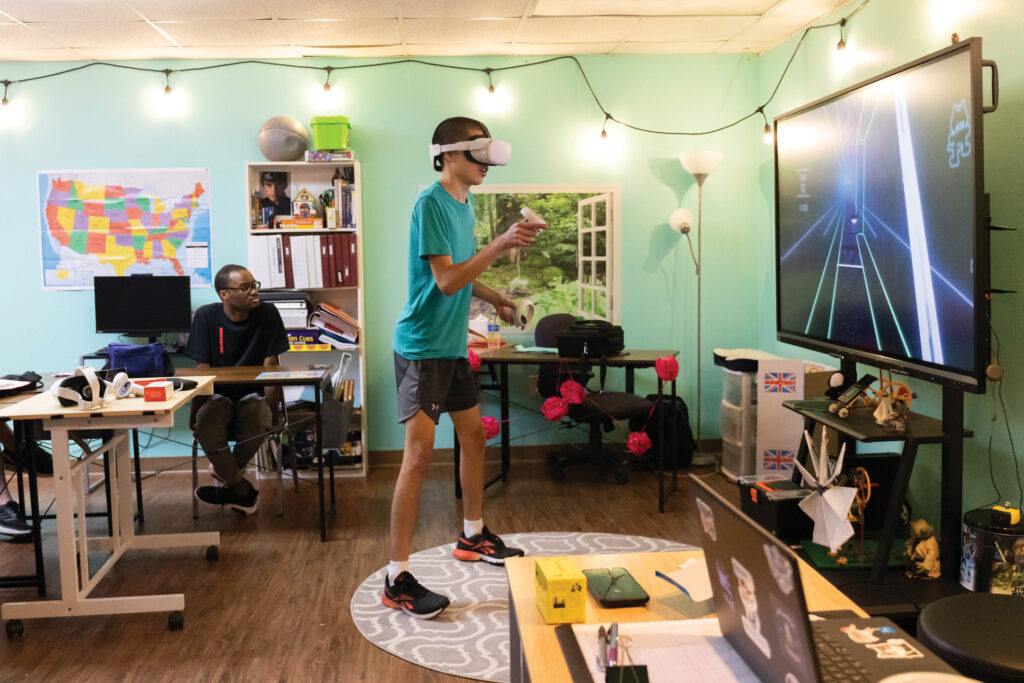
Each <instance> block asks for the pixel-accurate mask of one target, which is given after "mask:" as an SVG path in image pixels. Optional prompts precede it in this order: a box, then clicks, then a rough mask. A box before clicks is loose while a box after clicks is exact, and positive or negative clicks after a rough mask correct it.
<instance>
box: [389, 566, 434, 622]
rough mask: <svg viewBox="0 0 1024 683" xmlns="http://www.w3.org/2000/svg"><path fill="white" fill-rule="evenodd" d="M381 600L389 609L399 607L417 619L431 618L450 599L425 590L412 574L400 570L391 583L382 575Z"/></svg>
mask: <svg viewBox="0 0 1024 683" xmlns="http://www.w3.org/2000/svg"><path fill="white" fill-rule="evenodd" d="M381 602H383V603H384V605H385V606H387V607H390V608H391V609H400V610H402V611H403V612H405V613H406V614H408V615H409V616H411V617H416V618H417V619H433V618H434V617H436V616H437V615H438V614H440V613H441V612H443V611H444V609H445V608H446V607H448V605H450V604H451V600H449V599H448V598H446V597H445V596H443V595H440V594H439V593H435V592H433V591H431V590H427V589H426V588H424V587H423V586H421V585H420V582H419V581H417V580H416V579H415V578H414V577H413V575H412V574H410V573H409V572H402V573H401V574H399V575H398V576H396V577H395V583H394V584H392V583H391V581H390V580H388V577H387V576H385V577H384V595H383V596H381Z"/></svg>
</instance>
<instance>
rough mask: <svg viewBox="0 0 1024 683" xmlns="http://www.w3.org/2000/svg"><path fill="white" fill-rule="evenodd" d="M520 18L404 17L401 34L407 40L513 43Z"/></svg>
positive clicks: (422, 41)
mask: <svg viewBox="0 0 1024 683" xmlns="http://www.w3.org/2000/svg"><path fill="white" fill-rule="evenodd" d="M519 23H520V20H519V19H405V20H404V21H403V22H402V36H403V37H404V38H405V42H407V43H420V44H427V43H433V44H437V45H443V44H445V43H510V42H512V40H513V39H514V38H515V35H516V29H517V28H518V27H519Z"/></svg>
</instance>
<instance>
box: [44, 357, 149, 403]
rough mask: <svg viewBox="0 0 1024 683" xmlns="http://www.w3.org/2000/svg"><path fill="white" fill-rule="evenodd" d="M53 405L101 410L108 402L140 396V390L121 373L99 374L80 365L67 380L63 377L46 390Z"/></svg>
mask: <svg viewBox="0 0 1024 683" xmlns="http://www.w3.org/2000/svg"><path fill="white" fill-rule="evenodd" d="M50 391H51V392H52V393H53V395H54V397H55V398H56V399H57V402H58V403H59V404H60V405H62V406H64V407H65V408H78V409H79V410H95V409H97V408H102V407H103V404H104V403H105V402H106V401H107V400H108V399H111V398H113V399H119V398H127V397H129V396H132V395H134V396H142V394H143V387H141V386H139V385H137V384H135V383H133V382H132V381H131V380H130V379H128V374H127V373H126V372H125V371H124V370H116V369H115V370H100V371H99V372H97V371H96V370H93V369H92V368H90V367H88V366H85V365H83V366H82V367H80V368H77V369H76V370H75V374H73V375H72V376H71V377H65V378H64V379H62V380H60V381H59V382H57V383H55V384H54V385H53V388H52V389H51V390H50Z"/></svg>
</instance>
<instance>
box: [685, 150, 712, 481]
mask: <svg viewBox="0 0 1024 683" xmlns="http://www.w3.org/2000/svg"><path fill="white" fill-rule="evenodd" d="M679 163H681V164H682V165H683V168H684V169H686V171H687V172H688V173H690V174H691V175H693V177H694V178H696V180H697V257H696V259H695V260H694V263H695V265H696V266H697V452H696V453H694V455H693V464H694V465H711V464H714V462H715V457H714V455H713V454H710V453H709V454H704V453H701V445H700V437H701V429H700V404H701V400H700V399H701V395H700V390H701V383H700V365H701V355H700V340H701V317H700V304H701V292H700V284H701V264H702V263H703V259H702V256H701V239H700V238H701V234H702V233H703V230H702V229H701V223H702V219H703V214H704V181H705V180H707V178H708V176H709V175H711V173H712V172H713V171H714V170H715V169H716V168H718V165H719V164H720V163H722V153H721V152H714V151H711V150H705V151H701V152H683V153H682V154H680V155H679ZM690 215H691V216H692V215H693V214H692V213H691V214H690ZM687 239H689V234H687ZM690 248H691V250H692V249H693V247H692V245H691V247H690Z"/></svg>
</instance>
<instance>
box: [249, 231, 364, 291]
mask: <svg viewBox="0 0 1024 683" xmlns="http://www.w3.org/2000/svg"><path fill="white" fill-rule="evenodd" d="M357 249H358V244H357V240H356V235H355V233H338V234H328V235H324V234H320V235H250V236H249V270H250V271H252V274H253V277H255V278H256V279H257V280H259V281H260V282H262V283H263V284H264V286H266V287H269V288H271V289H279V288H283V287H284V288H288V289H317V288H321V287H355V286H356V285H358V284H359V267H358V263H359V260H358V252H357Z"/></svg>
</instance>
